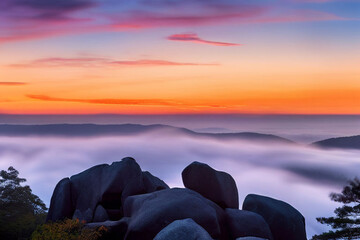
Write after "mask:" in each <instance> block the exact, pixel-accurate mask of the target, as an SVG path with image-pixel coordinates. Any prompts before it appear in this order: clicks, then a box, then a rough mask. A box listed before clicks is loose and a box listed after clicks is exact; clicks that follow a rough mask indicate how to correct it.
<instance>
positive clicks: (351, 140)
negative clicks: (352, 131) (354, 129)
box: [312, 135, 360, 149]
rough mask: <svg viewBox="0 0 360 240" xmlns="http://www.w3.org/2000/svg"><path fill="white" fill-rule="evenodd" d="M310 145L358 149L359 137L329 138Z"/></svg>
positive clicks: (359, 144) (359, 146) (359, 145)
mask: <svg viewBox="0 0 360 240" xmlns="http://www.w3.org/2000/svg"><path fill="white" fill-rule="evenodd" d="M312 145H314V146H318V147H323V148H344V149H360V135H356V136H350V137H337V138H329V139H325V140H322V141H318V142H314V143H312Z"/></svg>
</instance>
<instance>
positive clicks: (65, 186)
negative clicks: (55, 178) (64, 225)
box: [46, 178, 75, 222]
mask: <svg viewBox="0 0 360 240" xmlns="http://www.w3.org/2000/svg"><path fill="white" fill-rule="evenodd" d="M74 210H75V209H74V208H73V206H72V203H71V183H70V179H69V178H64V179H62V180H61V181H60V182H59V183H58V184H57V185H56V187H55V190H54V193H53V195H52V196H51V201H50V208H49V212H48V215H47V217H46V221H52V222H55V221H57V220H63V219H65V218H72V216H73V214H74Z"/></svg>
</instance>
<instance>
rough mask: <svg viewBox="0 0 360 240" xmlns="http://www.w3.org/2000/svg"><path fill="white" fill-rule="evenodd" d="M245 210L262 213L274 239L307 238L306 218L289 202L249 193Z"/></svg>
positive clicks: (300, 239) (244, 204)
mask: <svg viewBox="0 0 360 240" xmlns="http://www.w3.org/2000/svg"><path fill="white" fill-rule="evenodd" d="M243 210H247V211H251V212H255V213H257V214H259V215H261V216H262V217H263V218H264V219H265V221H266V222H267V223H268V225H269V227H270V230H271V232H272V235H273V237H274V240H289V239H291V240H306V231H305V218H304V217H303V215H301V213H300V212H299V211H298V210H296V209H295V208H294V207H292V206H291V205H289V204H288V203H285V202H283V201H280V200H276V199H273V198H269V197H265V196H260V195H255V194H249V195H248V196H246V198H245V200H244V203H243Z"/></svg>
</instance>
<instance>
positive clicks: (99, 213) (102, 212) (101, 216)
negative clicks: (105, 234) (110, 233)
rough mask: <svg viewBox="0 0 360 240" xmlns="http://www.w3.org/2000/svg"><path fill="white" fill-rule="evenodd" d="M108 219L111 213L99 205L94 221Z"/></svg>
mask: <svg viewBox="0 0 360 240" xmlns="http://www.w3.org/2000/svg"><path fill="white" fill-rule="evenodd" d="M106 220H109V215H108V214H107V212H106V209H105V208H104V207H103V206H101V205H98V206H97V207H96V209H95V213H94V218H93V220H92V222H104V221H106Z"/></svg>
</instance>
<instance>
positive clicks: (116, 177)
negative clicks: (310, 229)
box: [70, 158, 144, 222]
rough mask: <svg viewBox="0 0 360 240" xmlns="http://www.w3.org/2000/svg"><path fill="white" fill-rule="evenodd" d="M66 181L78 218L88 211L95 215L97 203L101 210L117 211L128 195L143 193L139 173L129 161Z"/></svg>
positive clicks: (93, 169)
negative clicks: (69, 186) (101, 207)
mask: <svg viewBox="0 0 360 240" xmlns="http://www.w3.org/2000/svg"><path fill="white" fill-rule="evenodd" d="M70 181H71V195H72V203H73V206H74V208H75V209H76V210H77V211H78V212H79V213H78V216H79V217H81V216H86V214H85V212H86V211H89V210H88V209H90V210H91V211H92V212H95V208H96V206H97V205H98V204H101V205H102V206H103V207H104V208H105V209H121V206H122V205H123V203H124V201H125V199H126V198H127V197H128V196H131V195H135V194H139V193H143V192H144V187H143V181H142V171H141V169H140V166H139V165H138V164H137V163H136V162H135V160H134V159H132V158H124V159H123V160H122V161H121V162H114V163H112V164H111V165H107V164H103V165H98V166H95V167H92V168H90V169H88V170H85V171H84V172H81V173H79V174H77V175H74V176H72V177H71V178H70ZM110 217H111V216H110ZM79 219H80V220H86V221H88V222H89V219H85V218H83V219H81V218H79ZM111 220H112V219H111ZM114 220H115V219H114ZM90 221H91V220H90Z"/></svg>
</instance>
